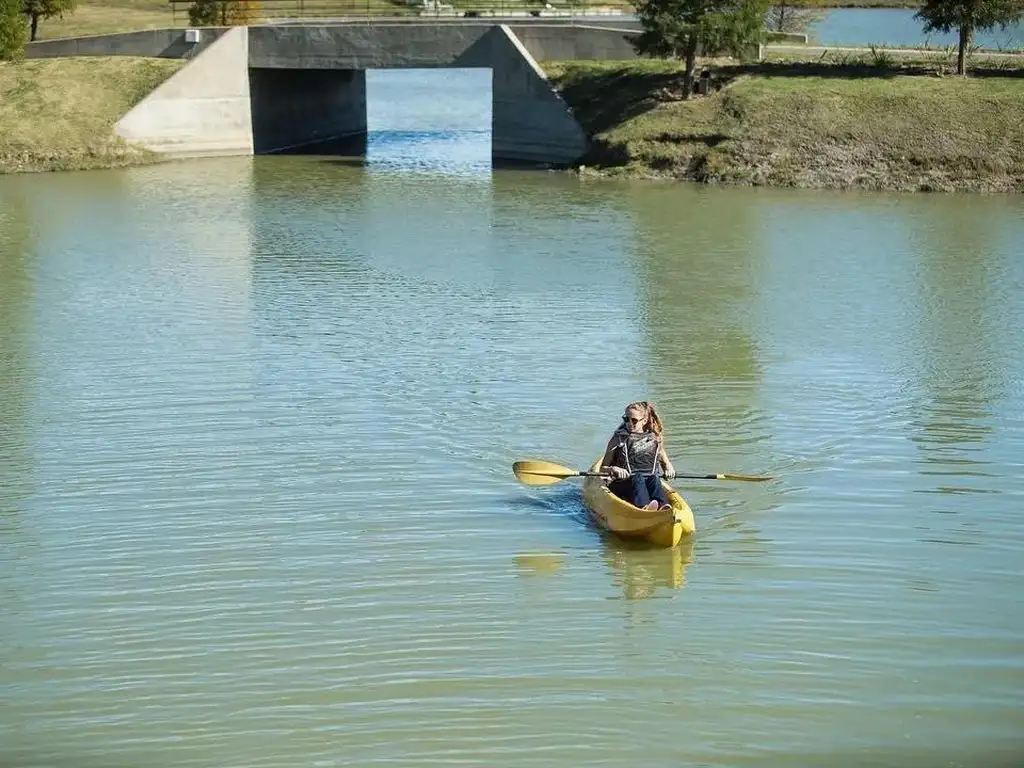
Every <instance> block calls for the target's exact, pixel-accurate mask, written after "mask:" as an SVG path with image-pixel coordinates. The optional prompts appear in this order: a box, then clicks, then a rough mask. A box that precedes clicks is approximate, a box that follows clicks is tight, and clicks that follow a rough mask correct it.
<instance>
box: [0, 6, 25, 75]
mask: <svg viewBox="0 0 1024 768" xmlns="http://www.w3.org/2000/svg"><path fill="white" fill-rule="evenodd" d="M26 32H27V30H26V28H25V19H24V17H23V16H22V15H21V0H0V61H11V60H13V59H17V58H19V57H20V56H21V54H22V52H23V51H24V50H25V38H26V37H27V35H26Z"/></svg>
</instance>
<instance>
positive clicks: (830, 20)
mask: <svg viewBox="0 0 1024 768" xmlns="http://www.w3.org/2000/svg"><path fill="white" fill-rule="evenodd" d="M915 13H916V11H915V10H914V9H912V8H833V9H830V10H828V11H825V13H824V17H823V18H822V19H821V20H820V21H818V22H817V23H815V24H814V25H812V27H811V28H810V29H809V30H808V34H809V38H810V41H811V42H813V43H818V44H820V45H889V46H910V47H917V46H928V47H929V48H943V47H945V46H947V45H956V44H957V41H958V38H957V35H956V33H950V34H941V33H938V32H932V33H925V31H924V26H923V24H922V23H921V21H920V20H919V19H916V18H915ZM975 44H976V45H978V46H979V47H982V48H992V49H996V50H1008V49H1010V50H1012V49H1024V25H1021V24H1016V25H1013V26H1011V27H1008V28H1007V29H1005V30H1003V29H1000V28H999V27H996V28H995V29H993V30H989V31H987V32H982V33H978V34H977V35H976V36H975Z"/></svg>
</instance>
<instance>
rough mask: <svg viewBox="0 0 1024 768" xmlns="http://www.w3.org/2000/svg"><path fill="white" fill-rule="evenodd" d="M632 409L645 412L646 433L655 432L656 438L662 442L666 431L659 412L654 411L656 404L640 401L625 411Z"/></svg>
mask: <svg viewBox="0 0 1024 768" xmlns="http://www.w3.org/2000/svg"><path fill="white" fill-rule="evenodd" d="M630 408H633V409H635V410H638V411H643V413H644V418H645V425H644V426H645V429H646V431H647V432H653V433H654V436H655V437H657V438H658V439H659V440H660V439H661V436H662V433H663V432H664V431H665V429H664V427H663V426H662V424H661V419H660V418H658V412H657V411H656V410H655V409H654V403H651V402H648V401H647V400H639V401H637V402H635V403H630V404H629V405H627V406H626V408H625V410H626V411H628V410H629V409H630ZM623 426H625V423H623Z"/></svg>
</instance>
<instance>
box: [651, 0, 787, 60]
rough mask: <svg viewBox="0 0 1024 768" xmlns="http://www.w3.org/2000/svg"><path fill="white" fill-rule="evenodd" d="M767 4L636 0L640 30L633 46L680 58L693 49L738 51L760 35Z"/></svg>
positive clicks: (762, 1) (763, 1) (741, 0)
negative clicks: (641, 28) (637, 0)
mask: <svg viewBox="0 0 1024 768" xmlns="http://www.w3.org/2000/svg"><path fill="white" fill-rule="evenodd" d="M767 7H768V2H767V0H640V2H638V3H637V18H638V19H639V20H640V24H641V25H642V27H643V32H641V33H640V34H639V35H637V36H636V37H635V38H634V42H633V46H634V48H636V50H637V52H638V53H640V54H643V55H647V56H656V57H659V58H683V57H684V56H686V55H687V54H690V55H692V53H693V52H696V50H697V49H699V50H700V51H701V52H702V53H709V54H710V53H717V52H719V51H729V52H731V53H739V52H740V51H742V50H743V48H744V47H745V46H747V45H749V44H750V43H754V42H758V41H760V40H761V39H762V38H763V35H764V13H765V11H766V10H767Z"/></svg>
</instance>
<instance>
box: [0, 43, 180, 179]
mask: <svg viewBox="0 0 1024 768" xmlns="http://www.w3.org/2000/svg"><path fill="white" fill-rule="evenodd" d="M183 65H184V62H182V61H175V60H169V59H148V58H135V57H128V56H116V57H79V58H66V59H30V60H27V61H21V62H17V63H13V64H10V63H8V64H0V172H4V173H11V172H17V171H46V170H74V169H83V168H109V167H118V166H125V165H135V164H139V163H144V162H150V161H152V160H154V159H156V156H155V155H154V154H153V153H151V152H147V151H145V150H142V149H138V148H135V147H131V146H129V145H128V144H126V143H125V142H124V141H122V140H121V139H120V138H118V137H116V136H115V135H114V134H113V126H114V123H116V122H117V120H118V119H119V118H120V117H121V116H122V115H124V114H125V113H126V112H127V111H128V110H130V109H131V108H132V107H133V106H134V105H135V104H137V103H138V102H139V101H141V100H142V99H143V97H145V96H146V95H147V94H148V93H149V92H150V91H152V90H153V89H154V88H155V87H156V86H157V85H159V84H160V83H161V82H163V81H164V80H166V79H167V78H168V77H170V75H172V74H173V73H174V72H176V71H177V70H178V69H180V68H181V67H182V66H183Z"/></svg>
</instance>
